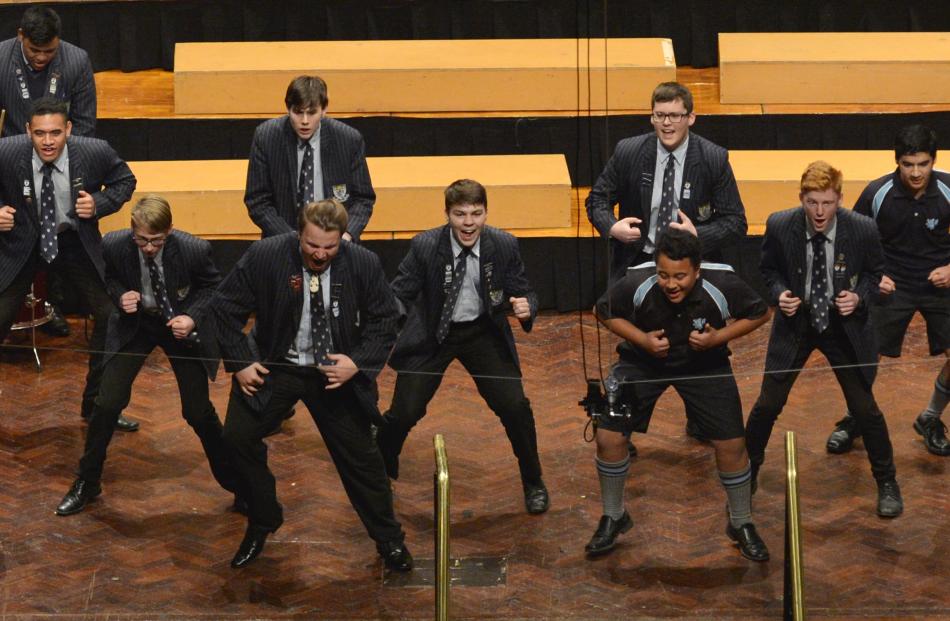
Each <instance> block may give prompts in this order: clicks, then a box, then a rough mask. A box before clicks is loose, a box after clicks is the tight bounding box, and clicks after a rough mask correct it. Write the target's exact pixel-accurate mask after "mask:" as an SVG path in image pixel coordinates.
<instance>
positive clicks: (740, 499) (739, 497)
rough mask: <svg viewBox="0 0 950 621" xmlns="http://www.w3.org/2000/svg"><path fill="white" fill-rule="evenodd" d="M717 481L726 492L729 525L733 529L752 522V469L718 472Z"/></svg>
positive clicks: (747, 467)
mask: <svg viewBox="0 0 950 621" xmlns="http://www.w3.org/2000/svg"><path fill="white" fill-rule="evenodd" d="M719 481H720V482H721V483H722V486H723V488H725V490H726V501H727V502H728V504H729V523H730V524H732V527H733V528H739V527H740V526H742V525H743V524H748V523H749V522H751V521H752V468H751V466H750V465H748V464H747V465H746V467H745V468H743V469H742V470H740V471H738V472H722V471H720V472H719Z"/></svg>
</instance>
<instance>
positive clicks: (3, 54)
mask: <svg viewBox="0 0 950 621" xmlns="http://www.w3.org/2000/svg"><path fill="white" fill-rule="evenodd" d="M17 70H19V71H26V63H25V62H24V61H23V52H22V47H21V45H20V42H19V41H18V40H17V39H16V38H15V37H14V38H13V39H7V40H6V41H3V42H0V108H6V110H7V119H6V122H5V123H4V124H3V135H4V136H15V135H17V134H23V133H26V124H27V122H28V121H29V120H30V112H32V110H33V100H31V99H30V98H29V93H27V97H26V98H25V99H24V97H23V92H22V91H21V89H20V79H19V76H18V74H17ZM47 75H48V80H47V83H46V89H45V95H46V96H50V97H55V98H57V99H62V100H64V101H66V102H68V103H69V118H70V120H71V121H72V122H73V135H74V136H93V135H95V133H96V79H95V75H94V74H93V72H92V63H91V62H89V55H88V54H86V51H85V50H84V49H82V48H80V47H76V46H75V45H72V44H71V43H67V42H65V41H60V42H59V50H58V51H57V52H56V56H55V57H54V58H53V60H52V62H51V63H50V65H49V72H48V74H47ZM53 77H56V82H55V83H53Z"/></svg>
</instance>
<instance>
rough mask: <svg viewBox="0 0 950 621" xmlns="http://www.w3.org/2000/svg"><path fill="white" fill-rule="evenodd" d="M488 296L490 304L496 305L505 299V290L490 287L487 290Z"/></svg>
mask: <svg viewBox="0 0 950 621" xmlns="http://www.w3.org/2000/svg"><path fill="white" fill-rule="evenodd" d="M488 297H489V298H490V299H491V304H492V306H498V305H499V304H501V301H502V300H504V299H505V292H504V291H502V290H501V289H492V290H491V291H489V292H488Z"/></svg>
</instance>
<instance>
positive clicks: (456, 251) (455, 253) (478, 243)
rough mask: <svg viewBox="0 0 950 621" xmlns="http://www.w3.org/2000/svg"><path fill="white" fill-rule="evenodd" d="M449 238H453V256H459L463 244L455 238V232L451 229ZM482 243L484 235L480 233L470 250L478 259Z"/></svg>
mask: <svg viewBox="0 0 950 621" xmlns="http://www.w3.org/2000/svg"><path fill="white" fill-rule="evenodd" d="M449 239H451V240H452V256H453V257H454V258H458V256H459V254H461V252H462V244H460V243H459V242H458V240H457V239H455V233H454V232H452V231H449ZM481 245H482V236H481V234H479V236H478V239H476V240H475V244H474V245H473V246H472V247H471V248H470V249H469V252H471V253H472V256H473V257H475V258H476V259H477V258H478V251H479V249H480V248H481Z"/></svg>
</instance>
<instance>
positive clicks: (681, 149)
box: [656, 134, 689, 165]
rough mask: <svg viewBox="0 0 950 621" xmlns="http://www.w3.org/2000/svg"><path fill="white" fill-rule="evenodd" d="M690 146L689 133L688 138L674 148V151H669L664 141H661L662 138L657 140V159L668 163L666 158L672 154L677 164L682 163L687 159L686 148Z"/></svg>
mask: <svg viewBox="0 0 950 621" xmlns="http://www.w3.org/2000/svg"><path fill="white" fill-rule="evenodd" d="M687 147H689V134H686V139H685V140H683V143H682V144H681V145H680V146H678V147H676V148H675V149H673V150H672V151H667V150H666V147H664V146H663V143H662V142H660V139H659V138H657V140H656V160H657V161H658V162H660V163H662V164H664V165H665V164H666V158H667V157H669V156H670V155H671V154H672V155H673V157H674V158H675V159H676V163H677V164H682V163H683V162H684V161H685V160H686V148H687Z"/></svg>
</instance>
